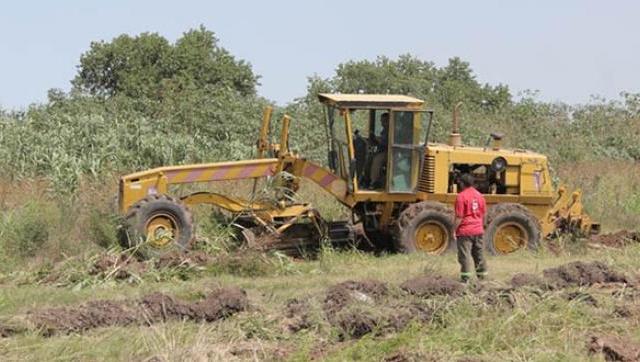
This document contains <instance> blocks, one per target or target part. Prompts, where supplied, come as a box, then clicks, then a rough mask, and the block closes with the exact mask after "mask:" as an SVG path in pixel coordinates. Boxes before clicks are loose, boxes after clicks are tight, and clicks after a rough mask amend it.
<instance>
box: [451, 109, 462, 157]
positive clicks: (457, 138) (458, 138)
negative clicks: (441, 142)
mask: <svg viewBox="0 0 640 362" xmlns="http://www.w3.org/2000/svg"><path fill="white" fill-rule="evenodd" d="M460 107H462V102H458V103H456V105H455V106H454V107H453V126H452V128H451V134H450V135H449V146H452V147H460V146H462V135H461V134H460V121H459V120H458V117H459V113H460Z"/></svg>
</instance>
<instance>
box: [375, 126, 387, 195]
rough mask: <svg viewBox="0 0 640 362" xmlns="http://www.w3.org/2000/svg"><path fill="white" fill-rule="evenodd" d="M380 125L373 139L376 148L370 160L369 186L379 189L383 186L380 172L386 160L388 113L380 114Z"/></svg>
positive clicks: (382, 177)
mask: <svg viewBox="0 0 640 362" xmlns="http://www.w3.org/2000/svg"><path fill="white" fill-rule="evenodd" d="M380 125H381V126H382V130H381V132H380V137H376V140H375V142H376V146H377V149H378V150H377V153H376V154H375V155H374V156H373V159H372V161H371V186H372V187H373V188H374V189H380V188H383V187H384V174H383V172H382V168H383V166H384V165H385V164H386V162H387V142H388V138H389V113H383V114H382V115H381V116H380Z"/></svg>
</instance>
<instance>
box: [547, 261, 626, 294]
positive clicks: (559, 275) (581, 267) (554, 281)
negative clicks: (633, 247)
mask: <svg viewBox="0 0 640 362" xmlns="http://www.w3.org/2000/svg"><path fill="white" fill-rule="evenodd" d="M543 275H544V279H545V280H546V281H547V282H548V283H550V284H551V285H553V286H554V287H558V288H565V287H570V286H591V285H594V284H602V283H628V279H627V278H626V277H625V276H624V275H623V274H621V273H618V272H616V271H614V270H612V269H611V268H609V267H608V266H607V265H606V264H604V263H602V262H599V261H594V262H591V263H585V262H582V261H576V262H572V263H569V264H565V265H561V266H559V267H556V268H550V269H545V270H544V271H543Z"/></svg>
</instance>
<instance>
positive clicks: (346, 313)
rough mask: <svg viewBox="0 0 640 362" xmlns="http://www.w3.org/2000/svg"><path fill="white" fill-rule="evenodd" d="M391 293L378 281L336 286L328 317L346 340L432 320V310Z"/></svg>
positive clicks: (331, 290)
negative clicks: (415, 322)
mask: <svg viewBox="0 0 640 362" xmlns="http://www.w3.org/2000/svg"><path fill="white" fill-rule="evenodd" d="M389 294H390V293H389V290H388V288H387V286H386V285H385V284H384V283H382V282H379V281H377V280H370V279H369V280H362V281H346V282H343V283H340V284H337V285H334V286H332V287H330V288H329V289H328V290H327V293H326V296H325V299H324V305H323V309H324V312H325V317H326V319H327V320H328V321H329V323H330V324H331V325H332V326H334V327H336V328H337V329H338V330H339V332H340V336H341V337H342V338H343V339H345V338H360V337H362V336H364V335H367V334H369V333H376V334H379V335H384V334H387V333H390V332H396V331H399V330H402V329H403V328H405V327H406V326H407V325H408V324H409V323H411V322H412V321H419V322H429V321H431V319H432V316H433V311H432V310H431V309H429V308H427V307H425V306H422V305H420V304H412V303H411V302H409V301H405V300H400V301H398V300H397V299H395V298H393V297H391V296H390V295H389Z"/></svg>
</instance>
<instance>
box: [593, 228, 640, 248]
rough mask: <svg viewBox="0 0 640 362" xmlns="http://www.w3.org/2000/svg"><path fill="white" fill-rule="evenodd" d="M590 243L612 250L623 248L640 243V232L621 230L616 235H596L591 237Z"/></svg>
mask: <svg viewBox="0 0 640 362" xmlns="http://www.w3.org/2000/svg"><path fill="white" fill-rule="evenodd" d="M590 242H591V243H595V244H600V245H604V246H608V247H612V248H621V247H624V246H626V245H629V244H632V243H637V242H640V232H637V231H629V230H620V231H618V232H615V233H609V234H602V235H594V236H592V237H591V239H590Z"/></svg>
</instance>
